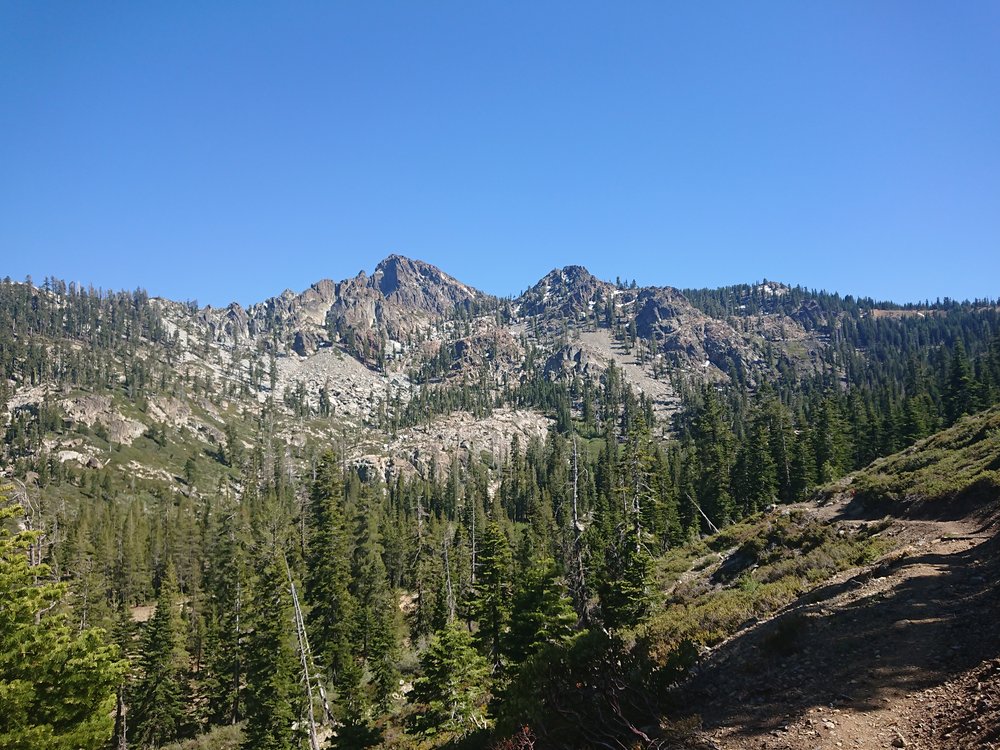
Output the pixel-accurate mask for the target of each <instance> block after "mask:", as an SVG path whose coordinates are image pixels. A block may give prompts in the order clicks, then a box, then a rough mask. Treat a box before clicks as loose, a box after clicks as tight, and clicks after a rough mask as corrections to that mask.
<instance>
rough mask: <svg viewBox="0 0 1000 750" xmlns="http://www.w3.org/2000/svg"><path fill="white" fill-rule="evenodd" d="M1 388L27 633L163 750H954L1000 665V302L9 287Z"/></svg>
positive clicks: (571, 283)
mask: <svg viewBox="0 0 1000 750" xmlns="http://www.w3.org/2000/svg"><path fill="white" fill-rule="evenodd" d="M886 311H888V312H889V313H892V314H888V313H887V314H883V313H884V312H886ZM897 312H899V313H900V314H896V313H897ZM902 312H906V313H909V312H913V313H920V314H912V315H911V314H902ZM0 375H2V377H0V415H2V417H3V419H2V422H3V429H4V440H3V444H2V460H3V463H2V466H3V474H4V476H5V477H6V478H8V479H10V481H11V485H12V487H11V489H10V491H9V492H8V493H7V494H9V495H10V496H11V501H12V502H11V503H7V504H6V505H5V507H6V508H7V510H5V511H4V513H5V514H6V515H7V516H9V517H10V518H11V520H9V521H8V522H7V524H6V532H5V533H8V534H10V535H11V536H10V539H11V541H10V542H6V541H4V543H3V545H2V547H0V549H3V550H7V551H8V552H7V553H5V554H7V555H8V558H9V559H8V558H5V561H4V563H3V564H5V565H7V564H9V565H12V566H15V568H16V573H17V576H28V577H29V578H31V577H33V578H34V580H35V581H36V582H41V581H47V582H49V583H52V584H58V585H57V586H55V587H53V588H51V589H46V594H45V595H46V596H49V597H55V598H56V602H55V604H53V605H52V607H51V608H50V609H46V610H45V611H44V612H42V611H38V612H34V613H29V614H31V616H30V617H28V618H27V620H26V625H25V627H26V628H27V630H26V631H25V632H30V631H31V629H32V628H33V627H37V626H39V625H40V624H45V623H48V622H53V623H57V624H58V628H69V629H70V630H71V631H72V632H76V633H79V634H81V636H80V637H81V638H87V639H97V640H99V641H101V642H102V643H104V644H105V645H107V646H109V648H110V646H111V643H112V642H113V643H114V645H115V648H111V649H110V650H108V651H105V652H102V653H104V654H105V656H106V657H107V659H106V660H110V659H111V656H110V654H112V652H114V653H117V654H119V655H120V658H121V662H114V663H110V662H109V663H110V664H111V665H110V666H107V667H106V668H105V669H104V672H103V673H102V676H101V680H99V681H98V682H97V683H95V684H101V685H107V684H111V683H112V682H113V681H114V679H117V678H115V674H118V670H119V667H118V666H115V664H120V671H121V674H123V675H124V677H122V678H121V679H120V680H119V683H118V687H117V695H116V701H115V702H116V703H117V705H118V709H117V711H116V716H117V717H118V723H117V725H116V727H117V728H116V729H114V730H112V729H111V728H108V730H107V735H108V736H110V735H111V734H112V731H113V732H114V734H115V736H116V737H117V738H118V739H119V740H121V741H128V743H129V744H131V745H134V746H142V747H163V746H167V745H169V744H170V743H173V742H175V741H182V740H190V739H193V738H198V737H201V738H202V739H203V740H204V742H207V743H209V745H208V746H211V743H213V742H215V741H216V740H215V739H211V738H218V740H219V742H228V743H230V745H231V744H232V743H233V742H236V743H239V742H243V746H244V747H248V748H249V747H254V746H256V745H255V743H257V744H267V743H268V742H271V741H272V740H273V741H274V742H276V743H278V745H277V746H284V745H281V744H280V743H281V742H287V743H291V745H289V746H304V744H305V743H306V742H307V738H306V737H305V736H304V733H303V732H302V728H305V727H313V728H315V730H316V732H317V735H316V736H317V743H319V739H320V738H326V739H330V740H331V742H332V743H333V744H334V745H336V746H344V747H359V746H368V747H386V748H388V747H421V748H431V747H449V746H450V747H470V746H490V747H498V748H500V747H528V746H534V747H539V748H541V747H587V746H600V745H602V744H609V745H610V746H632V745H634V744H636V743H638V745H639V746H643V747H670V746H672V745H678V746H680V745H683V744H684V743H688V744H690V743H698V742H700V743H702V745H701V746H703V747H705V746H709V747H710V746H712V743H715V745H716V746H718V747H734V748H738V747H764V746H774V744H773V743H775V742H785V743H786V746H788V747H799V746H804V745H797V744H794V743H798V742H805V741H807V740H808V741H813V740H815V742H814V744H815V743H817V742H821V741H822V742H826V741H827V740H829V741H830V742H833V744H834V746H836V742H840V741H843V742H853V741H854V740H855V739H856V740H858V742H860V743H861V746H868V745H870V744H873V743H874V744H876V746H877V744H878V743H882V742H886V741H889V742H891V741H893V740H895V739H896V735H895V734H893V733H894V732H896V731H897V730H898V731H899V732H900V733H902V734H903V736H904V737H905V738H907V739H906V741H907V742H909V741H910V740H911V738H924V739H921V740H920V741H921V742H927V743H932V742H938V743H939V744H938V745H933V744H929V745H928V746H930V747H939V746H940V747H944V746H946V743H945V744H940V743H943V742H944V740H941V739H940V738H939V737H938V735H937V734H934V733H935V732H938V729H937V728H935V727H939V726H940V727H943V726H945V725H946V724H947V723H948V722H949V721H953V722H958V721H960V719H961V717H960V716H959V715H958V714H954V716H953V714H952V713H949V712H950V711H951V709H946V707H945V706H944V702H943V699H941V697H940V696H942V695H957V694H959V693H962V691H965V690H966V688H967V686H968V685H970V684H972V682H971V681H972V680H973V679H974V677H975V676H976V675H980V673H979V672H975V671H974V670H976V669H984V668H985V667H981V666H980V665H981V664H982V663H984V660H988V659H994V658H996V655H995V654H992V655H991V654H989V653H987V651H988V643H989V642H990V641H989V640H988V639H985V638H976V639H973V638H968V639H964V638H962V639H958V640H956V638H957V635H956V634H962V633H964V631H963V630H962V629H961V628H954V627H952V626H953V625H954V623H955V622H956V620H958V619H959V618H960V617H961V616H962V612H963V611H969V612H974V613H981V614H982V617H983V619H984V621H985V620H986V619H988V618H987V611H988V609H989V607H992V606H993V600H992V599H991V598H990V597H992V589H989V587H988V586H986V585H985V584H986V583H988V582H989V581H991V580H993V579H992V578H990V576H991V575H992V573H991V570H992V568H991V567H990V566H991V565H992V562H991V559H992V558H991V557H990V552H991V551H992V547H990V546H989V545H991V544H992V525H991V524H992V521H993V516H992V515H991V514H992V513H993V508H994V504H995V498H996V488H997V470H998V466H997V463H996V460H997V459H996V456H997V455H998V446H997V444H996V435H997V434H998V424H997V420H998V416H997V411H996V406H995V405H996V404H997V403H998V402H1000V389H998V388H997V385H996V384H998V383H1000V318H998V314H997V308H996V306H995V305H983V304H975V305H973V304H966V303H951V302H949V303H948V304H947V305H942V306H941V307H940V308H933V309H932V308H930V307H929V306H926V305H925V306H915V307H913V308H905V309H904V308H899V307H898V306H892V305H888V304H886V303H877V302H875V301H873V300H858V299H854V298H852V297H841V296H839V295H835V294H828V293H824V292H810V291H807V290H804V289H802V288H799V287H791V286H786V285H782V284H777V283H775V282H762V283H758V284H752V285H744V286H739V287H729V288H724V289H719V290H684V291H681V290H678V289H674V288H670V287H639V286H638V285H635V284H628V285H626V284H623V283H621V282H616V283H610V282H606V281H601V280H599V279H596V278H595V277H594V276H592V275H591V274H590V273H589V272H587V271H586V269H583V268H582V267H579V266H569V267H566V268H563V269H555V270H554V271H552V272H551V273H549V274H547V275H546V276H545V277H544V278H543V279H541V280H540V281H538V282H537V283H536V284H534V285H532V286H531V287H529V289H528V291H527V292H525V293H524V294H523V295H521V296H520V297H518V298H517V299H498V298H495V297H491V296H490V295H487V294H484V293H482V292H480V291H477V290H475V289H473V288H471V287H469V286H468V285H466V284H463V283H462V282H460V281H458V280H456V279H454V278H452V277H451V276H449V275H447V274H446V273H445V272H443V271H441V270H439V269H436V268H434V267H433V266H430V265H429V264H426V263H423V262H420V261H415V260H410V259H407V258H403V257H401V256H390V257H389V258H386V259H385V260H384V261H382V262H381V263H380V264H378V266H377V267H376V268H375V269H374V270H373V272H372V273H371V275H368V274H367V273H366V272H362V273H360V274H359V275H358V276H356V277H354V278H350V279H346V280H343V281H339V282H335V281H331V280H323V281H319V282H317V283H316V284H313V285H312V286H311V287H310V288H309V289H307V290H305V291H304V292H301V293H296V292H291V291H286V292H284V293H282V294H280V295H278V296H276V297H273V298H271V299H268V300H265V301H262V302H260V303H256V304H253V305H249V306H248V307H246V308H243V307H241V306H239V305H236V304H232V305H229V306H227V307H225V308H222V309H217V308H212V307H199V306H198V305H196V304H195V303H190V302H189V303H181V302H175V301H170V300H164V299H151V298H149V297H148V296H147V295H146V294H145V293H144V292H142V291H141V290H137V291H135V292H119V293H108V292H102V291H99V290H94V289H81V288H78V287H77V286H76V285H73V284H65V283H63V282H61V281H58V280H55V279H46V280H45V281H44V282H43V283H42V284H41V285H40V286H35V285H33V284H31V283H15V282H11V281H9V280H5V281H4V282H2V283H0ZM987 536H989V537H990V539H987V538H986V537H987ZM22 549H23V550H27V553H28V561H29V563H30V566H29V567H31V568H33V569H34V572H31V571H30V570H27V569H25V570H22V569H21V568H20V567H17V566H22V565H23V559H22V558H23V556H22V557H20V558H19V557H18V556H17V554H15V553H14V552H11V550H22ZM981 578H982V580H980V579H981ZM18 580H20V579H18ZM952 581H954V582H955V589H954V591H959V592H967V593H968V597H967V598H962V599H952V598H949V597H950V594H949V592H951V591H952V589H951V588H949V587H950V585H951V582H952ZM977 587H978V588H977ZM964 596H965V594H964V593H963V597H964ZM978 616H979V615H978V614H977V617H978ZM49 618H51V619H49ZM53 628H55V629H58V628H56V625H53ZM59 632H62V631H59ZM953 635H955V636H956V638H952V641H951V642H948V641H946V640H943V639H944V638H945V636H947V637H949V638H951V636H953ZM940 643H947V648H946V649H944V650H942V649H941V648H940V647H939V644H940ZM116 649H117V650H116ZM164 654H172V656H170V657H169V658H167V657H165V656H163V655H164ZM157 655H159V656H157ZM946 657H947V658H946ZM84 667H85V665H81V669H83V668H84ZM969 670H973V671H969ZM817 675H824V676H827V677H828V676H830V675H833V676H834V677H835V680H832V681H831V680H829V679H823V680H819V679H817ZM975 679H976V680H978V682H979V683H983V684H986V682H988V681H986V680H984V679H983V678H982V676H981V675H980V676H979V677H975ZM831 684H835V686H836V689H835V690H833V691H832V692H831ZM161 685H166V686H168V687H169V695H170V696H173V698H172V699H170V700H167V698H164V697H163V696H162V695H161V694H160V693H159V692H158V691H160V689H161V688H160V686H161ZM990 689H992V688H990ZM932 690H937V691H938V692H936V693H932V692H926V693H924V692H922V691H932ZM824 691H826V692H824ZM962 694H964V693H962ZM921 695H922V696H923V697H924V699H925V701H924V702H925V703H927V705H933V706H936V707H939V709H937V708H936V709H935V710H939V713H940V716H939V717H938V718H937V719H935V721H937V722H938V723H937V724H933V725H932V724H931V723H928V722H927V721H925V723H924V726H922V727H921V726H917V725H916V724H914V723H913V722H911V721H910V720H911V718H913V719H914V721H916V720H918V714H917V713H916V712H915V709H913V708H912V706H911V704H910V703H908V701H912V700H917V699H918V698H919V697H920V696H921ZM183 696H187V697H183ZM321 696H325V697H321ZM845 696H848V697H845ZM915 696H916V697H915ZM98 697H99V698H101V699H102V700H104V701H105V702H106V701H107V700H109V699H110V696H103V697H101V696H98ZM987 697H989V696H987ZM885 699H888V702H886V700H885ZM171 701H172V702H171ZM837 701H839V702H840V703H839V704H838V705H836V706H833V707H832V708H831V706H830V703H831V702H837ZM161 704H165V705H166V708H165V709H164V710H163V711H161V710H160V708H159V707H160V706H161ZM986 705H987V704H985V703H982V702H980V703H979V704H974V705H973V708H974V709H975V710H976V711H985V710H986V709H985V708H984V706H986ZM821 707H825V708H824V711H826V710H827V709H829V710H830V711H832V710H833V708H837V709H839V710H840V714H838V715H837V716H836V717H834V716H828V715H827V714H826V713H822V715H819V714H818V713H817V710H818V709H819V708H821ZM987 707H988V706H987ZM167 709H169V710H167ZM310 709H311V711H312V714H311V716H312V718H311V719H310V718H309V716H310V713H309V711H310ZM970 710H972V709H970ZM779 714H780V716H779ZM110 715H111V714H110V710H109V711H107V712H104V713H102V714H100V716H101V717H103V719H107V718H108V717H109V716H110ZM581 716H584V717H588V718H587V720H586V721H583V722H581V721H580V717H581ZM99 718H100V717H99ZM103 719H102V720H103ZM810 721H812V722H813V723H812V724H810V723H809V722H810ZM817 721H818V722H820V723H819V726H817V725H816V722H817ZM823 721H827V722H828V723H831V724H833V726H834V727H842V730H838V732H837V734H836V735H834V734H833V733H831V732H830V731H829V728H828V727H827V726H826V724H824V723H823ZM865 722H869V723H870V724H871V726H868V725H867V724H865ZM907 722H910V723H907ZM233 725H235V726H236V729H233V728H232V727H233ZM783 726H784V727H787V728H786V729H785V730H783V729H782V727H783ZM963 726H964V725H963ZM983 726H984V727H985V726H986V723H985V720H984V722H983ZM295 727H298V729H295ZM821 730H822V731H821ZM863 730H864V731H863ZM102 731H103V730H102ZM963 731H964V730H963ZM773 732H777V734H773ZM811 732H816V734H810V733H811ZM824 732H825V734H824ZM865 732H867V734H865ZM847 735H850V737H849V738H848V739H844V738H845V737H847ZM956 736H957V735H956ZM971 736H972V735H970V737H971ZM975 736H976V737H977V738H979V739H980V740H982V736H980V735H975ZM241 738H242V739H241ZM268 738H270V739H268ZM275 738H277V739H275ZM331 738H332V739H331ZM935 738H937V739H935ZM199 741H201V740H199ZM969 741H970V742H972V740H971V739H970V740H969ZM984 741H985V740H984ZM767 743H770V744H767ZM788 743H792V744H788ZM865 743H867V745H866V744H865ZM812 746H813V745H810V747H812Z"/></svg>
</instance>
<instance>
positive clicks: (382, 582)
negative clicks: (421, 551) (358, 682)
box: [352, 496, 399, 708]
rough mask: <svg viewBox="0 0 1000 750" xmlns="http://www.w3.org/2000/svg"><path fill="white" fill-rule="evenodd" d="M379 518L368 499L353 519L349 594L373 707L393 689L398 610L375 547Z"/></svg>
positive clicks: (378, 548) (386, 700) (357, 645)
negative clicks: (370, 683) (371, 687)
mask: <svg viewBox="0 0 1000 750" xmlns="http://www.w3.org/2000/svg"><path fill="white" fill-rule="evenodd" d="M378 522H379V516H378V514H377V512H376V508H375V507H374V503H373V502H372V500H371V498H370V496H369V497H365V498H364V501H363V502H362V503H361V504H359V509H358V512H357V515H356V517H355V545H354V560H353V565H352V571H353V572H352V580H353V583H352V594H353V596H354V598H355V601H356V602H357V609H356V616H355V622H356V630H355V633H354V643H355V651H356V652H357V653H358V654H360V655H361V656H362V657H363V659H364V660H365V663H366V664H367V665H368V667H369V669H370V670H371V673H372V678H373V683H374V688H375V700H376V703H377V704H378V705H379V706H381V707H383V708H384V707H385V706H387V705H388V703H389V699H390V696H391V695H392V693H393V691H395V689H396V688H397V684H396V683H397V680H398V671H397V670H396V663H395V662H396V656H397V653H398V650H399V649H398V643H397V640H396V617H395V616H394V613H395V612H398V609H399V608H398V607H397V606H395V603H394V601H393V595H392V592H391V591H390V590H389V585H388V581H387V576H386V570H385V564H384V563H383V561H382V554H381V545H379V543H378V531H377V528H378V526H379V523H378Z"/></svg>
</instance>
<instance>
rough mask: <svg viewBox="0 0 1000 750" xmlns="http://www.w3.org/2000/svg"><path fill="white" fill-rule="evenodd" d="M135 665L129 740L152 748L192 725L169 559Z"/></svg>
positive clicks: (184, 653) (186, 668)
mask: <svg viewBox="0 0 1000 750" xmlns="http://www.w3.org/2000/svg"><path fill="white" fill-rule="evenodd" d="M139 667H140V671H141V677H140V678H139V682H138V684H137V685H136V688H135V700H134V702H133V706H132V711H131V712H130V716H129V729H130V730H131V732H132V739H133V742H135V743H136V744H137V745H139V746H140V747H156V746H157V745H165V744H167V743H168V742H173V741H175V740H177V739H179V738H180V737H183V736H184V735H185V734H186V732H187V731H188V729H189V728H190V723H189V719H188V716H187V708H188V706H189V705H190V700H189V697H190V691H189V684H188V671H189V658H188V653H187V649H186V648H185V646H184V621H183V619H182V617H181V612H180V609H179V607H178V591H177V576H176V574H175V573H174V566H173V564H172V563H170V562H168V563H167V567H166V570H165V571H164V574H163V580H162V581H161V582H160V593H159V595H158V596H157V598H156V612H155V613H154V614H153V617H152V619H151V620H150V621H149V624H148V625H147V626H146V633H145V636H144V637H143V642H142V655H141V657H140V661H139Z"/></svg>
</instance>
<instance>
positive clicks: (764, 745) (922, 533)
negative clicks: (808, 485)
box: [677, 494, 1000, 750]
mask: <svg viewBox="0 0 1000 750" xmlns="http://www.w3.org/2000/svg"><path fill="white" fill-rule="evenodd" d="M949 511H950V512H949V513H947V514H944V515H942V514H941V512H940V511H939V510H935V509H933V508H923V509H921V508H911V509H910V510H909V511H908V512H907V513H906V514H905V515H904V516H903V517H901V518H896V519H894V520H893V521H892V523H891V525H889V526H888V527H887V528H886V529H885V531H884V532H882V533H884V534H887V535H893V536H895V537H896V540H895V541H897V542H898V545H899V546H897V548H896V550H895V551H894V552H893V553H891V554H889V555H887V556H886V557H885V558H883V559H882V560H880V561H877V562H876V563H875V564H874V565H872V566H869V567H866V568H863V569H858V568H855V569H853V570H850V571H846V572H845V573H842V574H840V575H839V576H837V577H835V578H833V579H832V580H830V581H828V582H827V583H825V584H823V585H821V586H820V587H819V588H818V589H816V590H814V591H812V592H810V593H809V594H807V595H805V596H804V597H802V598H801V599H799V600H798V601H797V602H796V603H794V604H793V605H791V606H789V607H788V608H786V609H785V610H783V611H782V612H781V613H779V615H778V616H776V617H774V618H773V619H771V620H769V621H767V622H764V623H762V624H760V625H758V626H756V627H753V628H750V629H747V630H744V631H743V632H742V633H740V634H738V635H736V636H734V637H733V638H731V639H730V640H729V641H727V642H725V643H723V644H721V645H720V646H719V647H717V648H716V649H715V650H714V652H713V653H712V655H711V656H709V657H708V659H707V660H706V662H705V663H704V664H703V666H702V667H701V668H700V669H699V671H698V673H697V674H696V675H695V676H694V677H692V678H691V679H690V680H689V682H688V683H687V684H686V685H684V686H683V687H682V689H681V690H680V691H679V694H678V696H677V701H678V703H679V705H678V707H677V708H678V709H679V710H681V711H683V706H684V705H689V706H697V707H698V710H697V713H699V714H700V715H701V720H702V724H703V727H704V735H703V741H704V745H703V746H704V747H709V748H716V749H717V750H765V749H767V750H798V749H799V748H802V749H805V750H814V749H816V750H825V749H826V748H892V747H910V748H921V749H924V750H945V749H946V748H947V749H949V750H950V749H952V748H1000V583H998V581H1000V541H998V538H997V537H996V536H995V532H996V531H997V528H998V518H1000V513H998V508H997V503H996V502H995V501H993V502H991V503H990V504H989V505H988V506H986V507H985V509H984V507H983V506H980V507H979V508H978V509H972V510H970V509H964V511H963V509H961V508H951V509H949ZM815 512H816V513H817V515H819V516H820V517H826V518H828V519H829V520H831V521H833V522H838V523H843V524H847V525H851V524H860V523H867V522H871V521H872V520H874V519H875V518H876V517H877V515H876V514H875V513H872V512H867V513H866V512H864V510H862V509H859V508H856V507H855V503H853V502H852V501H851V499H850V496H849V495H846V494H845V495H844V496H842V497H840V498H839V499H837V500H835V501H834V502H833V503H830V504H827V505H826V506H822V507H818V508H815ZM963 513H964V514H963Z"/></svg>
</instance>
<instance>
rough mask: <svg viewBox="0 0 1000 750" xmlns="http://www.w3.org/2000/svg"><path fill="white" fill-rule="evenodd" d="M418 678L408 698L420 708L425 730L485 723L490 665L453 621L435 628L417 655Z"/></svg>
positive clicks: (420, 717) (453, 728)
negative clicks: (424, 647) (418, 662)
mask: <svg viewBox="0 0 1000 750" xmlns="http://www.w3.org/2000/svg"><path fill="white" fill-rule="evenodd" d="M420 668H421V677H420V678H418V679H417V680H416V681H415V682H414V683H413V691H412V693H411V698H410V699H411V701H412V702H413V703H414V704H416V705H417V706H418V707H419V709H420V714H419V717H418V720H417V723H418V726H419V727H420V728H421V729H423V730H424V731H426V732H428V733H434V732H437V731H440V730H446V731H459V732H461V731H466V730H469V729H472V728H475V727H482V726H485V723H486V708H485V703H486V696H487V690H488V688H487V684H488V675H489V671H490V668H489V665H488V664H487V662H486V660H485V659H484V658H483V657H482V656H481V655H480V654H479V653H478V652H477V651H476V649H474V648H473V646H472V637H471V636H470V635H469V632H468V631H467V630H465V629H464V628H462V627H461V626H460V625H459V624H458V623H457V622H456V621H452V622H450V623H448V624H447V625H446V626H445V627H444V628H442V629H441V630H439V631H437V632H436V633H435V634H434V637H433V638H432V639H431V643H430V645H429V646H428V647H427V650H426V651H425V652H424V653H423V655H422V656H421V657H420Z"/></svg>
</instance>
